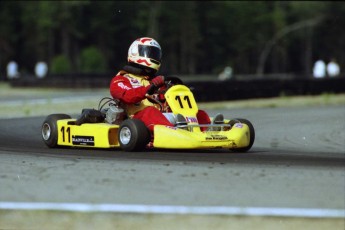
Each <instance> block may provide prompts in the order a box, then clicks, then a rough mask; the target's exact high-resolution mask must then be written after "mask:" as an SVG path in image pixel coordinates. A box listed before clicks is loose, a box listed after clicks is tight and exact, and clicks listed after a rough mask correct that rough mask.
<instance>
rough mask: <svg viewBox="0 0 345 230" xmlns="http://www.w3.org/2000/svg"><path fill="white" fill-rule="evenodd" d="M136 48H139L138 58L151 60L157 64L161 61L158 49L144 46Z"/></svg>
mask: <svg viewBox="0 0 345 230" xmlns="http://www.w3.org/2000/svg"><path fill="white" fill-rule="evenodd" d="M138 48H139V56H141V57H146V58H151V59H154V60H156V61H159V62H160V61H161V58H162V52H161V50H160V49H159V48H157V47H155V46H144V45H139V46H138Z"/></svg>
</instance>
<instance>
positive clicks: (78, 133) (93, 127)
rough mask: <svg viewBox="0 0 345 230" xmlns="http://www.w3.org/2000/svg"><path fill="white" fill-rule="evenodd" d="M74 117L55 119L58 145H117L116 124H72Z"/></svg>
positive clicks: (96, 146)
mask: <svg viewBox="0 0 345 230" xmlns="http://www.w3.org/2000/svg"><path fill="white" fill-rule="evenodd" d="M74 122H75V119H64V120H59V121H57V126H58V142H57V143H58V145H62V146H78V147H93V148H112V147H119V146H120V145H119V142H118V128H119V126H118V125H112V124H108V123H97V124H87V123H86V124H82V125H79V126H77V125H75V124H73V123H74Z"/></svg>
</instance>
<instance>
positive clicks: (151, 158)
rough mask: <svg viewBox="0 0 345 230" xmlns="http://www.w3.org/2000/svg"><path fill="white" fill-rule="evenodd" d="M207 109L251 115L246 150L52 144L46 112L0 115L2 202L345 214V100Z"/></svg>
mask: <svg viewBox="0 0 345 230" xmlns="http://www.w3.org/2000/svg"><path fill="white" fill-rule="evenodd" d="M208 112H209V113H210V115H215V114H216V113H218V112H222V113H223V114H224V116H225V117H227V118H240V117H241V118H246V119H248V120H250V121H251V122H252V123H253V125H254V128H255V130H256V140H255V142H254V145H253V147H252V149H251V150H250V151H249V152H248V153H236V152H229V151H228V150H202V151H199V150H195V151H188V152H187V151H160V150H153V151H149V152H135V153H125V152H122V151H121V150H118V149H115V150H114V149H112V150H109V149H105V150H100V149H76V148H58V149H49V148H48V147H46V146H45V145H44V143H43V141H42V140H41V134H40V126H41V123H42V121H43V119H44V117H31V118H15V119H0V185H1V188H0V206H1V205H3V206H4V204H13V203H14V204H16V203H17V202H18V203H49V204H50V203H54V204H57V203H60V204H61V203H63V204H71V203H74V204H117V205H144V206H145V207H149V206H150V207H155V206H159V207H237V208H240V209H241V208H242V209H241V210H242V211H243V209H245V208H263V209H264V210H266V211H267V210H290V211H291V210H314V211H315V210H316V211H318V212H319V215H321V216H322V215H323V214H326V216H327V213H328V212H327V210H328V211H329V210H331V211H333V212H331V213H333V214H334V213H335V215H336V216H337V217H339V216H341V217H344V216H345V211H344V210H345V170H344V169H345V108H344V106H316V107H296V108H291V107H289V108H284V107H281V108H256V109H232V110H212V111H208ZM126 207H128V206H126ZM130 207H136V206H130ZM5 208H6V207H5ZM210 210H211V209H210ZM247 210H248V209H247ZM205 212H206V211H205ZM242 214H243V213H242ZM258 215H260V214H258ZM292 215H297V216H298V215H301V216H306V215H308V214H306V213H304V214H303V212H298V211H296V212H294V213H292ZM331 215H332V214H331ZM328 217H329V216H328ZM331 217H332V216H331ZM333 217H334V216H333ZM344 224H345V223H344Z"/></svg>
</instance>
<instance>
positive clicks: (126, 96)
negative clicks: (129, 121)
mask: <svg viewBox="0 0 345 230" xmlns="http://www.w3.org/2000/svg"><path fill="white" fill-rule="evenodd" d="M149 87H150V86H140V87H137V88H133V87H132V85H131V83H130V82H129V80H128V79H127V78H125V77H122V76H120V75H119V76H116V77H114V78H113V80H112V81H111V83H110V94H111V96H112V97H113V98H117V99H119V100H121V101H122V102H124V103H127V104H134V103H137V102H140V101H142V100H144V99H145V94H146V92H147V90H148V89H149Z"/></svg>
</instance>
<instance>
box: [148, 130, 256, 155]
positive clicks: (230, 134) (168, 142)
mask: <svg viewBox="0 0 345 230" xmlns="http://www.w3.org/2000/svg"><path fill="white" fill-rule="evenodd" d="M195 130H197V129H195ZM154 133H155V138H154V143H153V146H154V147H156V148H165V149H206V148H232V149H235V148H242V147H247V146H248V145H249V141H250V132H249V127H248V125H246V124H240V125H237V126H236V125H235V126H234V127H232V129H231V130H229V131H206V132H201V131H193V132H192V131H188V130H184V129H178V128H175V127H168V126H163V125H156V126H155V128H154Z"/></svg>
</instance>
